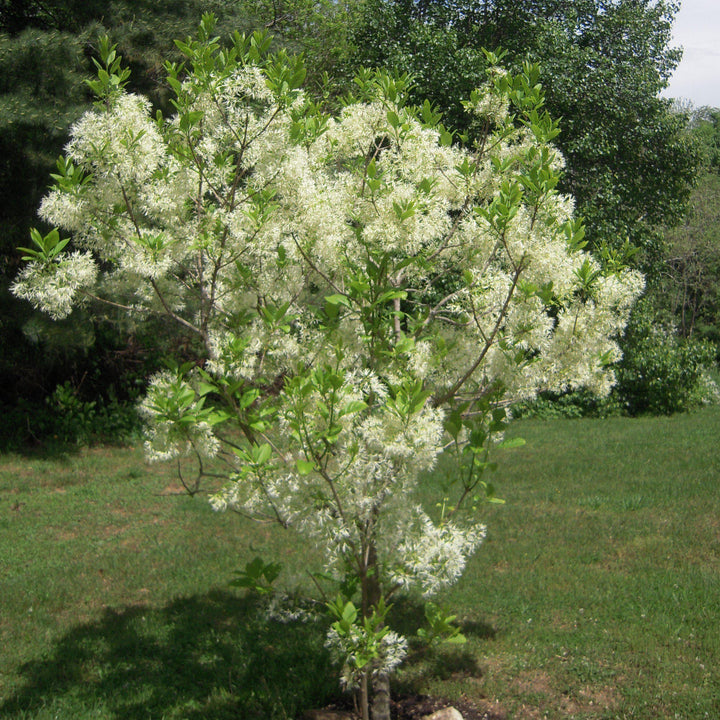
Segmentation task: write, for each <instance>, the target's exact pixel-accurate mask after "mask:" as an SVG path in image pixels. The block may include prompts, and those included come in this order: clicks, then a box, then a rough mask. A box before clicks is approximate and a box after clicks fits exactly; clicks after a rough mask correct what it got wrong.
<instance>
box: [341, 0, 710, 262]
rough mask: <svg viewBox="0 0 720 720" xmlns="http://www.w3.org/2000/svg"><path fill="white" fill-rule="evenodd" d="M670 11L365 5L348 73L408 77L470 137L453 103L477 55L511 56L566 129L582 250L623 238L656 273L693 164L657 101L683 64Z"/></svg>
mask: <svg viewBox="0 0 720 720" xmlns="http://www.w3.org/2000/svg"><path fill="white" fill-rule="evenodd" d="M677 9H678V3H677V2H673V1H667V0H660V1H659V2H655V1H654V0H573V1H572V2H570V1H569V0H527V1H526V2H522V3H517V2H516V1H515V0H468V1H467V2H454V1H453V0H450V1H448V2H442V3H435V2H428V1H427V0H364V2H363V3H362V11H361V12H360V14H359V15H360V17H359V20H358V22H357V24H356V25H355V27H354V30H353V33H352V39H353V42H352V48H353V52H354V56H353V62H355V63H357V64H366V65H389V66H391V67H394V68H396V69H398V70H403V71H409V72H411V73H412V74H413V75H414V77H415V81H416V89H415V97H416V98H417V99H421V98H424V97H429V98H430V99H431V100H432V101H433V102H435V103H437V105H438V107H439V108H440V109H441V110H442V111H443V113H444V114H445V116H446V117H447V118H448V121H449V124H451V125H453V126H456V127H457V126H460V127H463V126H464V127H466V128H467V127H468V120H469V119H468V118H467V117H466V116H464V111H463V109H462V107H461V105H460V103H459V99H460V98H462V97H465V96H466V95H467V94H468V92H469V91H470V90H471V89H472V88H473V87H475V86H477V85H478V84H479V83H481V82H482V81H483V77H484V68H485V66H486V62H485V57H484V54H483V53H482V48H487V49H495V48H498V47H502V48H504V49H506V50H507V51H508V55H507V57H506V62H507V63H508V64H510V65H511V66H518V65H519V64H520V63H521V62H522V61H523V60H525V59H526V58H531V59H533V60H536V61H538V62H539V63H540V65H541V68H542V74H543V77H542V82H543V85H544V87H545V88H546V89H547V95H546V104H547V107H548V109H549V111H550V113H551V114H552V115H553V116H555V117H558V118H560V122H561V128H562V133H561V135H560V136H559V137H558V139H557V141H556V142H557V144H558V145H559V147H560V148H561V150H562V151H563V153H564V155H565V157H566V160H567V171H566V173H565V177H564V179H563V181H562V188H563V190H564V191H566V192H569V193H571V194H572V195H573V196H574V197H575V198H576V200H577V202H578V207H579V211H580V213H581V214H582V215H583V216H584V217H585V218H586V219H587V221H588V222H587V224H588V228H589V233H588V239H589V240H590V242H591V243H592V245H594V246H595V247H596V248H599V247H602V246H603V245H609V246H610V247H612V248H619V247H621V246H622V245H623V243H624V241H625V240H626V239H629V240H630V243H631V244H633V245H635V246H638V247H640V248H642V249H643V251H644V252H643V253H642V254H641V255H640V256H638V260H639V263H640V265H641V267H642V269H643V270H644V271H645V272H648V273H651V274H652V273H653V272H655V271H657V263H658V260H659V259H660V257H661V245H662V243H661V237H662V236H661V233H660V232H659V228H660V227H661V226H662V225H673V224H675V223H677V222H678V221H679V220H680V218H681V217H682V215H683V213H684V211H685V208H686V206H687V201H688V197H689V193H690V190H691V187H692V183H693V179H694V177H695V173H696V168H697V164H698V155H697V152H696V151H695V150H694V149H693V145H692V143H690V142H689V140H688V137H687V134H686V132H685V125H686V122H687V118H685V117H684V116H682V115H679V114H678V113H674V112H672V109H671V104H670V102H669V101H667V100H663V99H661V98H660V97H659V93H660V91H661V90H662V89H663V88H664V87H666V85H667V81H668V78H669V76H670V74H671V73H672V71H673V69H674V68H675V66H676V65H677V63H678V62H679V60H680V56H681V53H680V51H679V50H677V49H673V48H671V47H670V42H671V29H672V21H673V18H674V15H675V13H676V12H677Z"/></svg>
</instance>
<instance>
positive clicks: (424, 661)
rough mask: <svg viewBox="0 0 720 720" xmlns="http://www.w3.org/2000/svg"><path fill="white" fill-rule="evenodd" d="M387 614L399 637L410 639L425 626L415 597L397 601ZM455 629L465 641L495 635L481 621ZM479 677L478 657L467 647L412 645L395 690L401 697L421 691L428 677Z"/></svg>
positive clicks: (463, 622) (445, 678) (444, 678)
mask: <svg viewBox="0 0 720 720" xmlns="http://www.w3.org/2000/svg"><path fill="white" fill-rule="evenodd" d="M391 613H392V623H391V624H392V626H393V628H395V629H396V630H398V631H399V632H400V633H401V634H402V635H406V636H409V637H414V636H416V633H417V630H418V628H421V627H427V620H426V618H425V605H424V603H423V602H421V601H420V600H419V599H417V598H409V597H402V598H400V599H398V600H397V601H396V602H395V604H394V605H393V607H392V610H391ZM459 627H460V630H461V632H462V633H463V635H465V636H466V637H467V638H471V637H472V638H475V639H478V640H489V639H492V638H494V637H495V634H496V631H495V628H493V627H492V626H491V625H488V624H486V623H484V622H482V621H476V620H469V619H466V620H463V621H461V622H459ZM481 676H482V670H481V668H480V665H479V663H478V658H477V656H476V655H475V653H474V652H473V651H471V650H469V649H468V646H467V645H464V644H455V643H440V644H439V645H432V646H430V647H427V646H426V645H424V644H422V643H413V644H411V648H410V652H409V654H408V657H407V659H406V661H405V663H404V664H403V670H402V671H401V673H400V677H399V678H398V682H397V689H398V690H399V691H400V692H401V693H403V694H415V693H421V692H422V690H423V686H424V685H425V683H426V681H427V678H428V677H433V678H436V679H439V680H448V679H450V678H458V677H477V678H479V677H481Z"/></svg>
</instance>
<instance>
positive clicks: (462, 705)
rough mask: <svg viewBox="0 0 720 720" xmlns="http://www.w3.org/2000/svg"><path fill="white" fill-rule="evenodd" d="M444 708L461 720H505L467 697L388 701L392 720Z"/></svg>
mask: <svg viewBox="0 0 720 720" xmlns="http://www.w3.org/2000/svg"><path fill="white" fill-rule="evenodd" d="M446 707H454V708H455V709H456V710H457V711H458V712H459V713H460V714H461V715H462V716H463V720H507V715H506V714H505V712H503V711H502V710H501V709H500V708H497V707H494V706H493V705H492V703H490V702H489V701H487V700H471V699H470V698H467V697H463V698H459V699H456V700H447V699H445V698H441V697H432V696H429V695H401V696H399V697H397V698H395V699H393V700H391V701H390V711H391V714H392V720H422V718H424V717H426V716H428V715H432V713H434V712H437V711H438V710H442V709H443V708H446ZM325 709H326V710H338V711H340V710H342V711H345V712H348V711H349V710H352V706H351V705H350V704H344V703H337V704H332V705H328V706H327V707H326V708H325ZM358 717H359V716H358Z"/></svg>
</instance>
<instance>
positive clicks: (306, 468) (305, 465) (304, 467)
mask: <svg viewBox="0 0 720 720" xmlns="http://www.w3.org/2000/svg"><path fill="white" fill-rule="evenodd" d="M295 465H296V467H297V470H298V472H299V473H300V474H301V475H309V474H310V473H311V472H312V471H313V470H314V469H315V463H314V462H312V461H310V460H300V459H298V460H296V461H295Z"/></svg>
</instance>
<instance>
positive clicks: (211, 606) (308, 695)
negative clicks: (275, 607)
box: [0, 591, 338, 720]
mask: <svg viewBox="0 0 720 720" xmlns="http://www.w3.org/2000/svg"><path fill="white" fill-rule="evenodd" d="M324 639H325V631H324V628H323V627H322V626H321V625H320V624H314V623H311V622H305V623H300V622H291V623H287V624H286V623H279V622H276V621H272V620H270V621H269V620H268V619H267V618H266V616H265V613H264V610H263V608H262V607H260V606H259V605H258V604H257V603H256V602H255V601H253V600H252V599H248V598H240V597H237V596H235V595H233V594H231V593H229V592H225V591H214V592H211V593H208V594H207V595H201V596H194V597H189V598H181V599H178V600H175V601H173V602H171V603H170V604H168V605H167V606H165V607H163V608H157V609H154V608H148V607H142V606H141V607H137V606H136V607H130V608H127V609H124V610H122V611H114V610H107V611H106V612H105V615H104V616H103V618H102V619H101V620H99V621H98V622H94V623H89V624H86V625H80V626H78V627H76V628H74V629H73V630H72V631H70V632H69V633H68V634H67V635H65V636H64V637H63V638H62V639H61V640H60V641H59V642H58V643H57V645H56V646H55V647H54V648H52V649H51V651H50V653H51V654H49V656H48V657H47V658H46V659H43V660H38V661H33V662H30V663H27V664H26V665H25V666H24V667H23V668H22V675H23V676H24V679H25V684H24V686H23V687H22V688H21V689H20V690H19V691H17V692H16V694H15V695H14V696H12V697H10V698H9V699H8V700H6V701H5V702H4V703H3V704H2V705H0V717H3V718H7V719H8V720H9V719H10V718H26V717H36V716H37V715H38V713H39V711H40V710H41V709H48V708H52V711H53V717H67V718H71V717H72V718H90V717H92V718H117V719H118V720H119V719H120V718H122V719H123V720H140V719H141V718H142V720H147V719H148V718H167V719H170V718H178V719H179V718H183V719H187V720H201V719H202V720H226V719H227V720H229V719H230V718H232V719H233V720H237V719H238V718H248V719H250V718H263V719H267V720H272V719H274V718H282V719H283V720H286V719H288V718H294V717H296V716H298V715H300V714H302V711H303V710H305V709H307V708H309V707H318V706H321V705H323V704H324V703H326V702H327V701H328V699H329V698H331V697H332V696H333V695H335V694H336V692H337V687H338V684H337V676H336V673H335V672H334V671H333V670H332V668H331V667H330V663H329V658H328V656H327V653H326V651H325V649H324V648H323V642H324Z"/></svg>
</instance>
